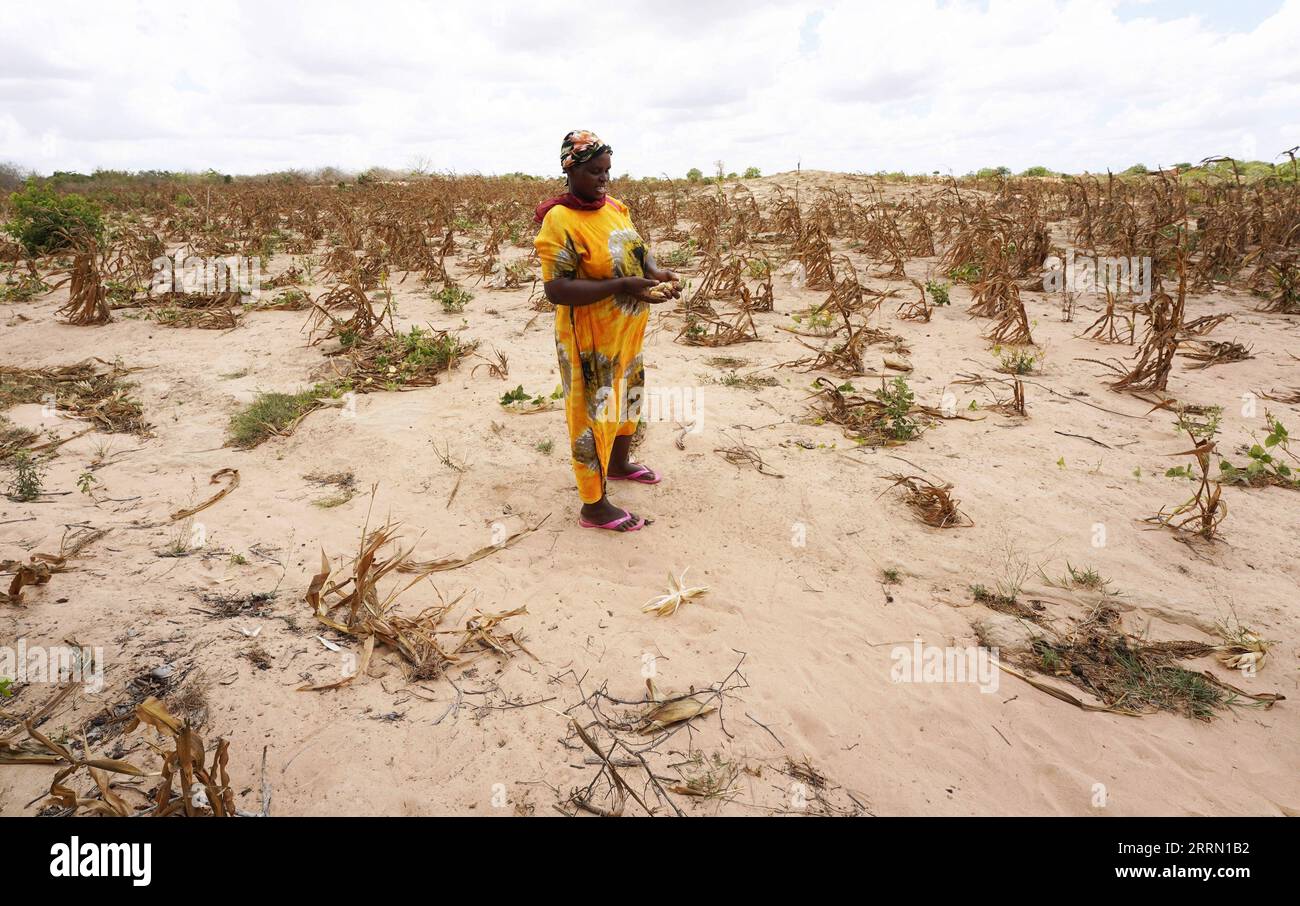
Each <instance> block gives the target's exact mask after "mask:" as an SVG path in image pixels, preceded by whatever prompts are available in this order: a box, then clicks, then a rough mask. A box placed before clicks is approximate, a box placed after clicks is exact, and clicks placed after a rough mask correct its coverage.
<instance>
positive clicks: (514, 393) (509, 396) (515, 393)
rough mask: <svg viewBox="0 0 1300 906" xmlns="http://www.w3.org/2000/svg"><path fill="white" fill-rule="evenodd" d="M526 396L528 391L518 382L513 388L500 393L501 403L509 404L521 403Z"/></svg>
mask: <svg viewBox="0 0 1300 906" xmlns="http://www.w3.org/2000/svg"><path fill="white" fill-rule="evenodd" d="M528 398H529V394H528V391H526V390H524V385H523V384H520V385H519V386H518V387H516V388H515V389H514V390H507V391H506V392H505V393H503V394H501V405H503V406H509V405H510V404H511V403H522V402H524V401H525V400H527V399H528Z"/></svg>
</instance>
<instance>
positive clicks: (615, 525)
mask: <svg viewBox="0 0 1300 906" xmlns="http://www.w3.org/2000/svg"><path fill="white" fill-rule="evenodd" d="M631 518H632V514H631V513H629V512H627V511H626V510H625V511H624V512H623V515H622V516H619V517H618V518H617V519H613V520H611V521H609V522H606V523H605V524H604V525H600V524H598V523H595V522H588V521H587V520H586V519H583V518H582V517H581V516H579V517H578V525H580V526H582V527H583V528H598V529H607V530H609V531H611V532H618V531H623V532H639V531H641V529H642V528H644V527H645V524H646V520H645V517H640V518H638V520H637V523H636V525H634V526H631V527H629V528H625V529H620V528H619V526H620V525H622V524H623V523H624V522H627V521H628V520H629V519H631Z"/></svg>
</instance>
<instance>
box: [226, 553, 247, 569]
mask: <svg viewBox="0 0 1300 906" xmlns="http://www.w3.org/2000/svg"><path fill="white" fill-rule="evenodd" d="M230 565H231V566H247V565H248V558H247V557H245V556H244V555H243V554H231V555H230Z"/></svg>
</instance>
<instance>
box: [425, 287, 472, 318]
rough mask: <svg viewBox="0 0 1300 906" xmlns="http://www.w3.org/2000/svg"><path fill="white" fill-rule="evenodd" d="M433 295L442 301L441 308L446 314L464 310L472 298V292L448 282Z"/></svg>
mask: <svg viewBox="0 0 1300 906" xmlns="http://www.w3.org/2000/svg"><path fill="white" fill-rule="evenodd" d="M433 297H434V298H435V299H437V300H438V301H439V302H441V303H442V310H443V311H445V312H447V314H459V313H460V312H462V311H464V310H465V306H466V305H468V304H469V301H470V300H471V299H473V298H474V294H473V293H471V292H470V291H469V290H467V289H462V288H461V287H459V286H455V285H452V284H448V285H447V286H444V287H443V288H442V289H441V290H439V291H438V292H437V293H435V294H434V296H433Z"/></svg>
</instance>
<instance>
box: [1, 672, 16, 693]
mask: <svg viewBox="0 0 1300 906" xmlns="http://www.w3.org/2000/svg"><path fill="white" fill-rule="evenodd" d="M13 694H14V681H13V680H11V679H7V678H6V677H3V676H0V696H4V697H5V698H12V697H13Z"/></svg>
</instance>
